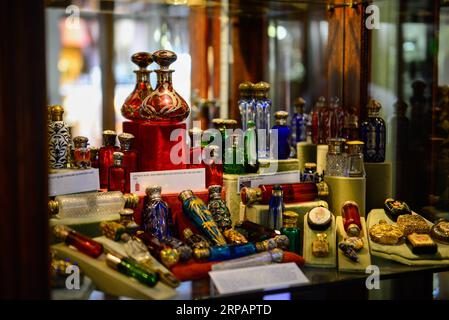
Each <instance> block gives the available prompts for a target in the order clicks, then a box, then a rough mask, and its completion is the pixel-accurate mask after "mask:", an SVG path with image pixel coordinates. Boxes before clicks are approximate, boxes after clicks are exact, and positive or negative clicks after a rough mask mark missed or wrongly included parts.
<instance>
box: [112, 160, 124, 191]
mask: <svg viewBox="0 0 449 320" xmlns="http://www.w3.org/2000/svg"><path fill="white" fill-rule="evenodd" d="M122 160H123V153H122V152H114V164H113V165H112V166H111V167H110V168H109V185H108V190H109V191H121V192H122V193H125V184H126V180H125V168H124V167H123V165H122Z"/></svg>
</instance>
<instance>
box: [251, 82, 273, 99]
mask: <svg viewBox="0 0 449 320" xmlns="http://www.w3.org/2000/svg"><path fill="white" fill-rule="evenodd" d="M269 90H270V84H269V83H267V82H264V81H260V82H258V83H256V84H255V85H254V92H255V95H256V97H258V98H267V97H268V91H269Z"/></svg>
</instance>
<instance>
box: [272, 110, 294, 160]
mask: <svg viewBox="0 0 449 320" xmlns="http://www.w3.org/2000/svg"><path fill="white" fill-rule="evenodd" d="M274 118H275V125H274V126H273V128H272V129H273V130H276V131H275V132H277V140H275V141H271V149H272V150H271V153H272V157H273V158H275V159H279V160H285V159H288V157H289V156H290V137H291V133H292V131H291V130H290V128H289V127H288V125H287V118H288V112H286V111H277V112H276V113H275V114H274ZM274 137H276V135H273V136H272V138H274ZM273 140H274V139H273ZM276 148H277V154H276Z"/></svg>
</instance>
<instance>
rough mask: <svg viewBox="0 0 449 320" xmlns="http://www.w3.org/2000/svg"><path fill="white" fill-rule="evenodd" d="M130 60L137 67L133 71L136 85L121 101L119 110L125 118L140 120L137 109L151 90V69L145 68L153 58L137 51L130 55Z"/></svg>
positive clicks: (146, 53) (148, 54)
mask: <svg viewBox="0 0 449 320" xmlns="http://www.w3.org/2000/svg"><path fill="white" fill-rule="evenodd" d="M131 61H132V62H133V63H134V64H136V65H137V66H138V67H139V69H138V70H135V71H134V73H135V74H136V86H135V87H134V90H133V91H132V92H131V94H130V95H129V96H128V97H127V98H126V100H125V102H124V103H123V106H122V109H121V112H122V115H123V116H124V117H125V118H126V119H129V120H140V119H141V117H140V113H139V110H140V106H141V104H142V101H143V100H144V99H145V98H146V97H147V96H148V95H149V94H150V93H151V92H152V91H153V89H152V88H151V84H150V73H151V71H149V70H147V67H148V65H150V64H151V63H152V62H153V59H152V57H151V54H150V53H148V52H138V53H135V54H133V55H132V56H131Z"/></svg>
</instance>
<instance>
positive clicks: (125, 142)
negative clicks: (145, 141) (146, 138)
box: [118, 133, 138, 193]
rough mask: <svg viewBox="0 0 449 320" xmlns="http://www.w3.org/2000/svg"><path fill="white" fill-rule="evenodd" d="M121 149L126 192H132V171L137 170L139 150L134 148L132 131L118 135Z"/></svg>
mask: <svg viewBox="0 0 449 320" xmlns="http://www.w3.org/2000/svg"><path fill="white" fill-rule="evenodd" d="M118 140H119V141H120V149H121V152H122V153H123V160H122V166H123V167H124V168H125V192H126V193H129V192H130V181H131V176H130V174H131V173H132V172H137V171H138V169H137V159H138V154H137V150H135V149H133V148H132V146H133V141H134V136H133V135H132V134H130V133H122V134H120V135H119V136H118Z"/></svg>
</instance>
